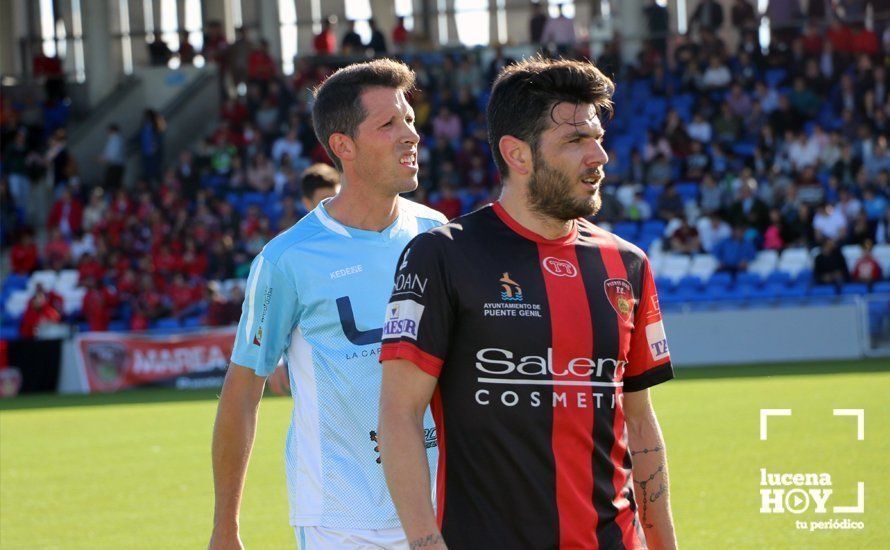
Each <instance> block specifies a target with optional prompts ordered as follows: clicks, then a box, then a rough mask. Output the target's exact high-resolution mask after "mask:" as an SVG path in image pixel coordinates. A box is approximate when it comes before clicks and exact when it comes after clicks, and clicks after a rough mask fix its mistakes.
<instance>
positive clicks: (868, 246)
mask: <svg viewBox="0 0 890 550" xmlns="http://www.w3.org/2000/svg"><path fill="white" fill-rule="evenodd" d="M873 246H874V244H873V243H872V241H871V240H867V241H865V244H864V245H863V247H862V256H860V258H859V259H858V260H856V264H855V265H854V266H853V273H852V275H853V280H854V281H856V282H857V283H867V284H871V283H873V282H875V281H880V280H881V278H882V277H883V276H884V274H883V272H882V270H881V264H879V263H878V262H877V260H875V257H874V256H872V254H871V250H872V247H873Z"/></svg>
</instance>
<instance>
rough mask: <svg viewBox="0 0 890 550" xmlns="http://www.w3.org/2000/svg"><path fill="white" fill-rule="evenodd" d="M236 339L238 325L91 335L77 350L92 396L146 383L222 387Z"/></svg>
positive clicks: (84, 336) (83, 336) (79, 342)
mask: <svg viewBox="0 0 890 550" xmlns="http://www.w3.org/2000/svg"><path fill="white" fill-rule="evenodd" d="M234 341H235V327H227V328H222V329H209V330H204V331H201V332H192V333H187V334H166V335H150V334H128V333H111V332H89V333H85V334H81V335H79V336H78V337H77V339H76V340H75V343H74V348H75V355H76V356H77V365H78V368H79V369H80V371H81V373H82V376H83V378H84V381H85V382H86V385H87V386H88V387H89V391H90V392H91V393H93V392H113V391H117V390H121V389H125V388H132V387H134V386H146V385H151V386H167V387H176V388H182V389H185V388H199V387H218V386H220V385H221V384H222V379H223V377H224V376H225V371H226V367H227V366H228V363H229V358H230V357H231V355H232V345H233V344H234Z"/></svg>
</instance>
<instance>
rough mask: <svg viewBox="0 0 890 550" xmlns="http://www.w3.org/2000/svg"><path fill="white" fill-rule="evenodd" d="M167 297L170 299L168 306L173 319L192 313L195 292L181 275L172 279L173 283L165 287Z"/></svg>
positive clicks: (178, 274)
mask: <svg viewBox="0 0 890 550" xmlns="http://www.w3.org/2000/svg"><path fill="white" fill-rule="evenodd" d="M167 295H168V296H169V297H170V306H171V309H172V310H173V315H174V316H175V317H185V316H187V315H188V314H189V313H190V312H191V311H192V306H193V305H194V303H195V291H194V288H193V287H192V286H191V285H189V284H188V283H187V282H186V280H185V277H183V276H182V274H181V273H177V274H176V275H175V276H174V277H173V283H172V284H171V285H170V286H169V287H167Z"/></svg>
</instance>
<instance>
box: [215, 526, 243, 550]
mask: <svg viewBox="0 0 890 550" xmlns="http://www.w3.org/2000/svg"><path fill="white" fill-rule="evenodd" d="M207 550H244V543H243V542H241V535H239V534H238V528H237V527H235V529H234V530H232V529H225V530H222V529H214V530H213V535H212V536H211V537H210V544H208V545H207Z"/></svg>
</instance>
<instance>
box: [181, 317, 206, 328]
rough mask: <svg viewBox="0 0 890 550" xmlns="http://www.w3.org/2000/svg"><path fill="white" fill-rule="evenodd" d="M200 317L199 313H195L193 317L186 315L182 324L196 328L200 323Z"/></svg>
mask: <svg viewBox="0 0 890 550" xmlns="http://www.w3.org/2000/svg"><path fill="white" fill-rule="evenodd" d="M202 321H203V319H202V317H201V316H200V315H195V316H193V317H186V318H185V319H183V320H182V326H183V327H185V328H196V327H200V326H201V324H202Z"/></svg>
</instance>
